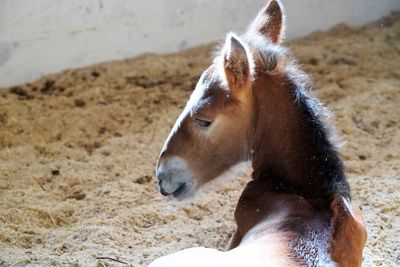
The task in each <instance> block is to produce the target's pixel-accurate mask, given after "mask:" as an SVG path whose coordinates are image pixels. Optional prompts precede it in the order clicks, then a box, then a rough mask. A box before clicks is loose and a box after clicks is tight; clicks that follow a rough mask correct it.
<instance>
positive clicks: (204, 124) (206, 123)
mask: <svg viewBox="0 0 400 267" xmlns="http://www.w3.org/2000/svg"><path fill="white" fill-rule="evenodd" d="M193 122H194V123H196V124H197V125H198V126H200V127H203V128H207V127H208V126H210V125H211V121H205V120H202V119H198V118H196V119H194V120H193Z"/></svg>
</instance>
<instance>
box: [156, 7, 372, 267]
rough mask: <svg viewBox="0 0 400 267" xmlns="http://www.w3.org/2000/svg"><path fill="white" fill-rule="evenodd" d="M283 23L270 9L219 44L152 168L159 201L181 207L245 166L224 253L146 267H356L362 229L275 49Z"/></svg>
mask: <svg viewBox="0 0 400 267" xmlns="http://www.w3.org/2000/svg"><path fill="white" fill-rule="evenodd" d="M283 18H284V15H283V12H282V8H281V5H280V3H279V2H278V1H276V0H272V1H270V2H269V3H268V4H267V6H266V8H265V9H264V10H262V11H261V12H260V13H259V15H258V16H257V18H256V19H255V21H254V22H253V23H252V24H251V26H250V27H249V29H248V31H247V32H246V33H245V34H244V35H243V36H241V37H238V36H236V35H235V34H228V36H227V38H226V41H225V44H224V46H223V48H222V49H221V51H220V53H219V55H218V56H217V57H216V58H215V60H214V62H213V64H212V65H211V66H210V67H209V68H208V69H207V70H206V71H205V72H204V73H203V75H202V76H201V78H200V80H199V82H198V84H197V86H196V88H195V90H194V92H193V94H192V96H191V98H190V100H189V102H188V104H187V106H186V108H185V109H184V111H183V112H182V114H181V115H180V117H179V118H178V120H177V122H176V124H175V126H174V128H173V130H172V131H171V134H170V135H169V137H168V139H167V141H166V142H165V144H164V147H163V149H162V152H161V154H160V158H159V162H158V166H157V178H158V182H159V185H160V191H161V193H162V194H164V195H173V196H174V197H176V198H178V199H183V198H186V197H188V196H190V195H192V194H193V193H194V192H195V191H196V190H197V189H198V188H199V187H200V186H201V185H203V184H204V183H207V182H208V181H210V180H212V179H214V178H216V177H218V176H219V175H221V174H222V173H223V172H224V171H226V170H227V169H229V168H230V167H232V166H234V165H235V164H237V163H239V162H242V161H247V160H250V161H251V162H252V167H253V173H252V180H251V181H250V182H249V183H248V184H247V186H246V188H245V189H244V191H243V193H242V195H241V197H240V199H239V202H238V204H237V207H236V211H235V220H236V223H237V229H236V231H235V233H234V235H233V236H232V238H231V241H230V244H229V250H228V251H226V252H221V251H217V250H213V249H206V248H191V249H187V250H183V251H181V252H178V253H175V254H172V255H169V256H165V257H162V258H160V259H158V260H156V261H155V262H153V263H152V265H151V266H174V267H176V266H283V265H287V266H338V265H339V266H360V265H361V260H362V250H363V247H364V244H365V240H366V230H365V223H364V221H363V219H362V215H361V213H360V211H359V209H358V208H357V207H355V206H354V205H352V204H351V198H350V188H349V185H348V183H347V181H346V178H345V174H344V172H343V166H342V162H341V160H340V158H339V156H338V153H337V152H336V149H335V146H334V143H333V141H332V140H331V139H330V133H331V131H330V130H329V129H328V127H327V124H324V123H323V122H322V121H321V119H322V117H323V115H324V112H325V111H326V110H325V109H324V108H323V106H322V105H321V104H320V103H319V102H318V101H317V100H316V99H315V98H313V97H311V96H309V93H308V91H309V90H310V88H311V85H310V82H309V81H308V78H307V76H306V75H305V74H304V73H303V72H301V71H300V70H299V69H298V68H297V67H296V66H295V64H293V61H291V60H290V59H289V57H288V56H287V52H286V50H285V49H284V48H282V47H281V46H280V45H279V42H280V40H281V36H282V34H283V33H282V32H283V28H284V21H283ZM179 264H181V265H179Z"/></svg>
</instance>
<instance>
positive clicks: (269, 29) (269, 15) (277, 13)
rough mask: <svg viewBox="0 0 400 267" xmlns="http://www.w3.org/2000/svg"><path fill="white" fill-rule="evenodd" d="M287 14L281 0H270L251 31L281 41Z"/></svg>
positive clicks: (274, 41) (276, 41)
mask: <svg viewBox="0 0 400 267" xmlns="http://www.w3.org/2000/svg"><path fill="white" fill-rule="evenodd" d="M284 20H285V15H284V12H283V7H282V5H281V3H280V1H279V0H270V1H269V2H268V3H267V6H266V7H265V8H263V9H262V10H261V11H260V13H259V14H258V15H257V17H256V19H255V20H254V21H253V23H252V24H251V25H250V27H249V31H250V32H256V33H260V34H261V35H264V36H265V37H267V38H269V39H270V40H271V41H272V42H273V43H276V44H278V43H280V42H281V41H282V37H283V35H284V31H285V21H284Z"/></svg>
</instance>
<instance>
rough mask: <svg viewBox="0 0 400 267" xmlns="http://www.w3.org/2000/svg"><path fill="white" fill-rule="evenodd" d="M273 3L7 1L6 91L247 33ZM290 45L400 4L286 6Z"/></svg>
mask: <svg viewBox="0 0 400 267" xmlns="http://www.w3.org/2000/svg"><path fill="white" fill-rule="evenodd" d="M265 2H266V0H246V1H244V0H237V1H232V0H131V1H129V0H85V1H80V0H0V86H7V85H13V84H17V83H22V82H28V81H32V80H33V79H36V78H38V77H40V76H41V75H44V74H47V73H52V72H57V71H60V70H63V69H66V68H74V67H80V66H85V65H88V64H93V63H97V62H101V61H105V60H111V59H122V58H128V57H132V56H135V55H137V54H140V53H143V52H158V53H164V52H172V51H179V50H181V49H183V48H186V47H188V46H193V45H197V44H202V43H207V42H210V41H212V40H216V39H218V38H222V37H223V36H224V34H225V33H226V32H228V31H230V30H235V31H240V30H243V29H244V28H245V27H246V26H247V25H248V23H249V22H250V20H251V19H252V18H253V17H254V16H255V14H256V13H257V11H258V9H259V8H261V7H262V6H263V5H264V4H265ZM282 2H283V3H284V5H285V8H286V13H287V18H288V20H287V25H288V31H287V36H288V38H293V37H297V36H302V35H304V34H307V33H309V32H311V31H314V30H317V29H321V30H324V29H327V28H329V27H330V26H332V25H334V24H336V23H338V22H342V21H343V22H347V23H349V24H351V25H359V24H363V23H365V22H368V21H372V20H375V19H377V18H379V17H381V16H384V15H386V14H388V13H389V12H390V11H391V10H398V9H400V1H399V0H334V1H333V0H282Z"/></svg>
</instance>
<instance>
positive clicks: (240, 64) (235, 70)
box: [222, 33, 250, 89]
mask: <svg viewBox="0 0 400 267" xmlns="http://www.w3.org/2000/svg"><path fill="white" fill-rule="evenodd" d="M222 52H223V64H224V72H225V77H226V80H227V82H228V86H229V88H230V89H236V88H240V87H242V86H243V85H244V84H245V83H247V82H248V81H249V80H250V64H249V59H248V56H247V52H246V48H245V47H244V45H243V44H242V43H241V41H240V40H239V37H236V36H235V35H234V34H232V33H230V34H228V36H227V37H226V42H225V45H224V48H223V51H222Z"/></svg>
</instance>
